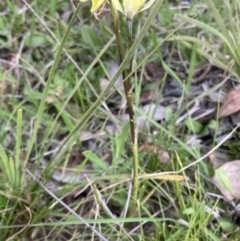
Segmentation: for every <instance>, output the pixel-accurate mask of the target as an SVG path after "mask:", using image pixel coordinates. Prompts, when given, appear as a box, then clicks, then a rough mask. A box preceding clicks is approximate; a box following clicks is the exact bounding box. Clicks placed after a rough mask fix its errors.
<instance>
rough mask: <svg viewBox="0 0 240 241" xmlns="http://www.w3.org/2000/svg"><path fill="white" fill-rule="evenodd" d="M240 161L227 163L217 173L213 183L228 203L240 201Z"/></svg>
mask: <svg viewBox="0 0 240 241" xmlns="http://www.w3.org/2000/svg"><path fill="white" fill-rule="evenodd" d="M239 174H240V160H236V161H231V162H227V163H225V164H224V165H222V166H221V167H219V168H218V169H216V171H215V175H214V177H213V179H212V180H213V183H214V184H215V185H216V187H217V188H218V189H219V190H220V191H221V193H222V194H223V196H224V197H225V198H226V199H227V200H228V201H233V199H235V198H236V199H240V175H239Z"/></svg>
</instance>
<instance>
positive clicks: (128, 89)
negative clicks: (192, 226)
mask: <svg viewBox="0 0 240 241" xmlns="http://www.w3.org/2000/svg"><path fill="white" fill-rule="evenodd" d="M110 5H111V12H112V14H113V21H114V32H115V36H116V41H117V47H118V52H119V58H120V62H121V63H122V62H123V59H124V58H123V56H127V54H128V51H129V49H130V48H131V47H132V21H131V20H128V19H126V24H127V27H128V31H127V33H128V36H127V40H128V48H127V50H126V51H125V52H124V51H123V48H122V46H123V45H122V42H121V36H120V34H119V33H120V31H119V15H118V12H116V11H115V10H114V9H113V6H112V4H111V3H110ZM129 21H131V22H129ZM129 23H130V24H129ZM132 62H133V60H132V59H131V60H130V66H129V67H128V68H127V69H125V70H124V71H123V72H122V76H123V80H124V82H123V85H124V92H125V96H126V101H127V110H128V115H129V125H130V132H131V140H132V154H133V177H132V180H133V181H132V183H133V191H132V198H133V200H134V202H135V201H136V200H137V197H138V143H137V142H138V141H137V132H136V129H135V122H134V111H133V100H132V86H131V75H130V73H131V72H132Z"/></svg>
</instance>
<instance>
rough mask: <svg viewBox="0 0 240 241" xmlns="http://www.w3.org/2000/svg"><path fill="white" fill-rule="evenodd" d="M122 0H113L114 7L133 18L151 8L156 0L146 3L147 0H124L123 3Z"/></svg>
mask: <svg viewBox="0 0 240 241" xmlns="http://www.w3.org/2000/svg"><path fill="white" fill-rule="evenodd" d="M120 1H121V0H120ZM120 1H119V0H112V3H113V6H114V8H115V9H117V10H119V11H120V12H122V13H123V14H124V15H125V16H126V17H128V18H130V19H133V17H134V16H135V15H136V14H137V13H139V12H141V11H144V10H146V9H148V8H150V7H151V6H152V5H153V3H154V2H155V1H156V0H149V1H147V3H146V4H145V5H144V3H145V2H146V0H123V1H122V4H121V3H120Z"/></svg>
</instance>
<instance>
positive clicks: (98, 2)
mask: <svg viewBox="0 0 240 241" xmlns="http://www.w3.org/2000/svg"><path fill="white" fill-rule="evenodd" d="M87 1H88V0H80V2H87ZM105 2H106V0H92V8H91V12H95V11H97V10H98V9H99V8H100V7H101V6H102V5H103V4H104V3H105Z"/></svg>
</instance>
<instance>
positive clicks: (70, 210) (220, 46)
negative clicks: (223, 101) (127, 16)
mask: <svg viewBox="0 0 240 241" xmlns="http://www.w3.org/2000/svg"><path fill="white" fill-rule="evenodd" d="M22 2H23V3H24V2H25V3H28V5H25V6H24V4H23V3H22ZM73 3H74V6H73V5H72V4H73ZM157 4H158V6H160V5H161V8H160V10H158V9H157V8H152V9H151V10H149V11H146V12H143V13H140V14H139V15H137V16H136V18H135V22H134V28H133V31H134V36H137V38H136V39H135V41H134V43H133V46H132V48H131V49H130V51H129V53H128V55H127V56H126V57H125V58H124V60H123V62H122V64H120V65H119V66H118V68H117V69H116V71H115V72H116V73H115V74H111V73H110V72H111V71H110V69H109V62H110V61H114V62H115V63H117V64H118V58H119V57H118V51H117V47H116V42H115V37H114V31H113V22H112V19H111V15H110V13H109V11H104V12H103V13H102V14H101V15H100V16H99V20H97V19H95V18H94V17H93V15H91V14H90V11H89V5H88V4H79V2H78V1H75V2H72V1H60V0H52V1H40V0H31V1H28V2H27V1H17V2H16V3H15V2H14V1H11V0H7V1H1V0H0V13H1V18H0V98H1V102H0V105H1V108H0V117H1V119H0V183H1V184H0V240H29V237H30V238H31V239H32V240H127V241H128V240H143V241H148V240H168V241H170V240H172V241H178V240H181V241H182V240H184V241H195V240H196V241H200V240H204V241H205V240H207V241H220V240H238V237H239V226H238V224H237V221H238V220H237V219H235V221H234V220H233V218H232V215H231V214H229V213H228V211H227V210H228V208H229V204H227V203H226V202H224V201H222V200H218V199H217V198H216V197H213V196H210V195H208V193H209V192H210V193H218V191H217V190H216V189H215V188H214V187H213V186H212V184H211V183H209V182H207V181H206V180H205V179H203V178H202V176H201V175H200V173H202V174H204V175H205V176H209V175H210V173H212V172H213V170H212V167H211V165H210V163H209V162H208V161H207V160H206V159H205V160H203V161H202V160H201V158H202V157H203V156H204V155H205V154H206V152H205V150H204V148H202V146H201V145H200V144H196V145H190V144H191V143H190V144H189V139H190V137H191V136H193V135H194V134H199V135H202V136H203V137H205V136H208V135H209V133H213V138H212V140H211V143H210V145H209V144H208V145H209V146H208V147H209V148H211V149H213V148H216V146H217V144H216V140H215V136H216V133H217V130H218V128H219V126H220V124H221V123H220V120H218V118H215V119H214V120H213V121H214V122H211V123H209V122H208V123H200V121H198V120H197V121H195V120H193V119H192V118H190V117H189V118H185V119H183V121H179V120H180V118H181V117H182V115H183V114H185V113H186V112H190V111H191V110H192V108H193V104H194V103H195V102H196V101H198V100H199V101H203V100H205V99H208V95H209V94H210V93H212V92H215V91H219V90H220V89H221V88H223V89H224V88H225V87H226V83H228V82H229V78H231V79H234V80H236V79H239V75H240V74H239V68H240V60H239V56H240V54H239V37H238V36H239V31H240V29H239V11H240V5H239V3H238V0H234V1H233V3H232V2H230V1H225V2H224V3H222V1H219V0H212V1H208V0H206V1H204V0H202V1H200V2H192V3H191V6H189V8H187V9H181V8H179V7H178V8H176V6H179V4H180V3H179V4H178V5H174V4H173V3H171V2H170V1H169V2H168V1H164V2H163V3H162V4H161V1H157ZM174 6H175V7H174ZM152 19H153V20H152ZM233 19H234V21H233ZM124 31H125V29H124V27H123V26H122V32H123V34H124ZM125 44H126V43H125V42H124V43H123V46H124V47H125ZM131 59H133V63H134V65H133V70H132V73H131V74H132V75H131V81H132V84H133V85H134V92H133V99H134V106H133V109H134V111H135V115H136V116H139V117H142V118H145V122H146V123H147V125H146V126H144V127H142V128H139V129H138V140H139V143H138V144H139V147H140V148H141V147H142V146H143V147H144V148H142V149H143V151H141V152H139V153H138V158H139V167H138V170H139V193H138V199H137V200H135V201H136V202H135V203H133V200H132V199H131V193H132V182H131V173H132V170H133V166H132V151H131V136H130V130H129V124H128V119H127V118H126V121H125V120H124V121H123V119H122V115H123V114H125V113H126V111H125V106H124V107H123V108H122V109H121V108H120V106H121V99H122V98H124V93H122V92H123V90H122V88H121V87H116V86H115V85H114V84H115V82H116V81H117V79H118V77H119V76H120V75H121V74H122V72H123V71H124V70H125V69H126V68H127V67H128V66H129V63H130V61H131ZM209 62H211V64H212V65H213V66H214V67H215V68H217V69H218V70H219V71H222V72H223V71H225V73H226V75H225V76H223V78H222V79H220V78H219V79H218V80H219V81H218V82H217V83H216V84H215V85H212V86H210V88H209V89H208V90H207V91H205V92H201V93H199V94H198V95H194V96H193V95H192V93H191V88H192V87H193V86H194V85H195V83H194V82H193V79H194V78H195V71H196V70H197V69H198V68H202V66H203V65H205V64H208V63H209ZM149 63H154V64H155V65H156V66H157V70H156V71H159V75H158V77H151V76H150V74H152V73H150V74H149V73H148V72H147V67H148V64H149ZM213 71H214V70H213ZM222 72H221V73H222ZM149 76H150V77H149ZM104 78H105V79H108V80H109V82H108V83H109V85H108V86H107V88H106V89H104V90H101V84H102V83H103V79H104ZM149 78H150V80H147V79H149ZM151 78H152V79H151ZM154 78H155V79H154ZM153 79H154V80H153ZM170 82H174V83H177V84H178V86H179V87H178V89H179V90H180V93H179V94H178V96H176V97H171V99H170V100H169V105H168V106H167V107H168V109H167V114H165V116H164V119H163V120H159V119H158V120H156V119H154V117H153V116H154V111H151V112H153V113H149V112H146V111H144V110H143V107H144V104H143V103H142V96H143V93H144V92H145V91H146V93H148V92H147V91H149V90H150V91H151V93H152V94H153V96H154V97H152V98H150V99H149V100H148V103H151V104H154V103H162V101H163V100H165V99H166V98H167V97H168V95H166V94H165V92H164V91H165V89H166V86H167V85H168V84H169V83H170ZM227 88H229V87H228V86H227ZM224 91H225V89H224ZM176 106H177V108H176ZM160 119H162V118H160ZM178 121H179V124H176V123H178ZM234 134H235V135H236V136H234V138H235V139H234V140H233V143H232V145H231V143H230V146H228V151H229V152H230V154H231V155H232V156H233V158H234V157H235V158H237V157H238V155H239V154H238V148H239V147H238V146H237V145H236V143H237V141H238V138H237V132H235V130H234ZM228 145H229V144H228ZM153 147H154V148H153ZM217 147H218V146H217ZM162 150H164V151H166V152H168V154H169V156H170V161H169V162H168V163H163V162H162V161H163V160H162V156H161V151H162ZM159 153H160V154H159ZM183 177H185V181H178V179H177V178H183ZM174 178H175V180H174ZM169 179H171V180H169ZM129 209H131V210H132V211H131V215H129ZM221 210H224V211H221ZM217 213H218V214H219V215H220V218H217V217H216V215H217Z"/></svg>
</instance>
